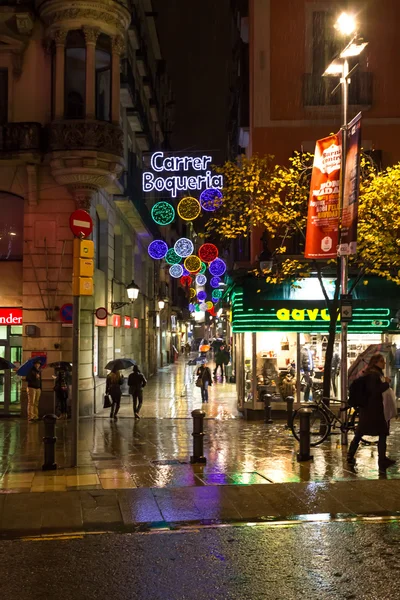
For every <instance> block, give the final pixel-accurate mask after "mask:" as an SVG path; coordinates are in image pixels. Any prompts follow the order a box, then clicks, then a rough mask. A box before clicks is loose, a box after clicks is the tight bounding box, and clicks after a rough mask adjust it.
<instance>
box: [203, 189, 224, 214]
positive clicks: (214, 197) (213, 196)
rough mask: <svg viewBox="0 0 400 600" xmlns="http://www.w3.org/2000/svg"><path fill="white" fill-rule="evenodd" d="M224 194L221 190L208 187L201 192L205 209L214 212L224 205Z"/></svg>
mask: <svg viewBox="0 0 400 600" xmlns="http://www.w3.org/2000/svg"><path fill="white" fill-rule="evenodd" d="M222 202H223V196H222V192H221V190H218V189H216V188H208V189H207V190H204V192H201V194H200V204H201V208H202V209H203V210H206V211H208V212H213V211H214V210H217V209H218V208H220V207H221V206H222Z"/></svg>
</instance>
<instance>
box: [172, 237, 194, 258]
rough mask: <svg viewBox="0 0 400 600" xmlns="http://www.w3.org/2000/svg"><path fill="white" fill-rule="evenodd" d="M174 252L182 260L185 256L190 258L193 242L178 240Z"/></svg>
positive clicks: (184, 239) (183, 239) (185, 239)
mask: <svg viewBox="0 0 400 600" xmlns="http://www.w3.org/2000/svg"><path fill="white" fill-rule="evenodd" d="M174 250H175V252H176V253H177V255H178V256H181V257H182V258H186V257H187V256H190V255H191V254H193V251H194V246H193V242H192V241H191V240H189V239H188V238H180V239H179V240H178V241H177V242H176V243H175V246H174Z"/></svg>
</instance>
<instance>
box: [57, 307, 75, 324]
mask: <svg viewBox="0 0 400 600" xmlns="http://www.w3.org/2000/svg"><path fill="white" fill-rule="evenodd" d="M72 316H73V306H72V304H63V305H62V307H61V308H60V319H61V321H62V322H63V323H72Z"/></svg>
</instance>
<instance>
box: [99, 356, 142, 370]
mask: <svg viewBox="0 0 400 600" xmlns="http://www.w3.org/2000/svg"><path fill="white" fill-rule="evenodd" d="M133 365H136V361H134V360H133V359H132V358H117V359H115V360H110V362H109V363H107V364H106V366H105V368H106V369H108V370H109V371H112V370H113V369H116V370H117V371H123V370H124V369H129V368H130V367H133Z"/></svg>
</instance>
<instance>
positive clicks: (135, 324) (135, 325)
mask: <svg viewBox="0 0 400 600" xmlns="http://www.w3.org/2000/svg"><path fill="white" fill-rule="evenodd" d="M133 327H134V329H139V319H133Z"/></svg>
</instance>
